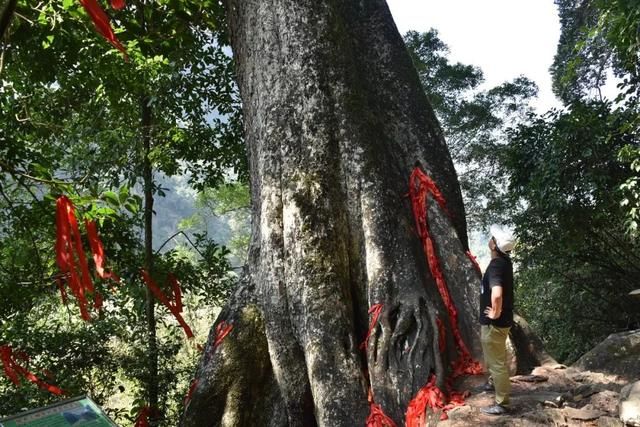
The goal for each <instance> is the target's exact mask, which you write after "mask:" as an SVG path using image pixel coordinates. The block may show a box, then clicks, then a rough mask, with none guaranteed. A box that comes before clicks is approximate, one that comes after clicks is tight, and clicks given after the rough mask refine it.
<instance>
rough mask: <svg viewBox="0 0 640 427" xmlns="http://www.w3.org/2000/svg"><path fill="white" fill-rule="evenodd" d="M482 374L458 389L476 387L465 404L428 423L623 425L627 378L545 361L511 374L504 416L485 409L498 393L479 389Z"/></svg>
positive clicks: (446, 424) (440, 424) (604, 426)
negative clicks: (508, 404) (527, 371)
mask: <svg viewBox="0 0 640 427" xmlns="http://www.w3.org/2000/svg"><path fill="white" fill-rule="evenodd" d="M483 383H484V378H483V377H481V376H476V377H467V378H466V379H465V380H464V382H463V383H462V384H460V385H458V388H459V389H462V390H472V394H471V395H470V396H469V397H468V398H467V399H466V405H465V406H460V407H458V408H454V409H453V410H451V411H450V412H449V419H448V420H446V421H438V420H437V419H436V418H439V417H438V416H437V414H435V416H433V417H432V420H431V421H430V422H429V423H428V425H438V426H547V425H548V426H598V427H617V426H624V424H623V423H622V422H621V421H620V419H619V413H618V405H619V399H620V392H621V390H622V388H623V386H625V385H627V384H629V381H628V380H625V379H624V378H623V377H621V376H618V375H608V374H603V373H595V372H591V371H583V370H580V369H577V368H567V367H565V366H563V365H557V364H556V365H546V366H542V367H537V368H535V369H534V370H533V371H532V372H531V375H519V376H515V377H512V378H511V384H512V397H511V411H510V412H509V414H507V415H503V416H489V415H484V414H482V413H481V412H480V408H481V407H483V406H487V405H491V404H492V403H493V394H492V393H488V392H481V391H473V390H478V389H479V388H480V386H481V385H482V384H483Z"/></svg>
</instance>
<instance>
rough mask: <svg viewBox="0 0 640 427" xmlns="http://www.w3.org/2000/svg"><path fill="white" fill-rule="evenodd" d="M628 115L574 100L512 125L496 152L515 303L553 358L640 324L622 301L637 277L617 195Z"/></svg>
mask: <svg viewBox="0 0 640 427" xmlns="http://www.w3.org/2000/svg"><path fill="white" fill-rule="evenodd" d="M628 120H629V117H628V116H626V115H624V114H623V113H621V112H620V111H618V110H613V109H612V106H611V104H610V103H606V102H591V103H576V104H573V105H572V108H571V109H570V110H568V111H564V112H558V111H552V112H549V113H548V114H547V115H545V116H543V117H536V118H532V121H531V123H530V124H527V125H524V124H523V125H520V126H518V127H517V128H516V129H514V130H513V131H511V142H510V144H509V145H508V146H507V147H505V149H504V152H503V156H504V157H503V159H504V160H503V166H504V167H505V172H506V174H507V176H509V199H510V206H512V210H511V211H510V213H511V215H512V220H513V223H514V224H515V225H516V231H517V234H518V239H519V243H518V252H517V256H518V261H519V275H518V280H517V283H518V296H519V301H520V302H521V306H520V308H521V310H522V312H523V314H524V315H525V317H527V319H529V320H530V321H531V323H532V324H533V325H534V326H535V327H536V328H537V330H538V331H540V332H541V334H542V336H543V338H545V339H546V341H547V342H548V344H549V346H550V349H551V350H552V351H553V352H554V354H555V355H556V356H557V357H558V358H559V359H561V360H567V361H573V360H575V359H576V358H577V357H578V356H580V355H581V354H582V353H584V352H585V351H587V350H588V349H590V348H591V347H592V346H594V345H595V344H596V343H597V342H599V341H600V340H601V339H602V338H603V337H604V336H606V335H607V334H609V333H611V332H612V331H615V330H624V329H627V328H634V327H636V328H637V327H640V314H639V313H640V310H639V308H640V307H639V304H638V302H635V301H632V300H630V299H629V298H627V297H626V295H627V294H628V293H629V292H630V291H631V290H633V289H635V287H637V286H636V285H637V283H638V280H640V258H639V257H638V256H637V255H636V254H638V253H640V242H638V241H637V240H634V239H632V238H630V237H629V236H628V235H626V234H625V227H624V221H625V220H624V211H623V210H621V209H620V206H619V202H618V194H617V192H616V188H618V186H619V185H620V184H621V183H622V182H624V181H625V180H626V179H627V178H628V177H629V174H630V171H629V169H627V168H626V167H625V165H624V164H623V163H622V162H620V161H619V160H618V157H617V155H616V153H617V152H618V151H619V150H620V148H621V147H623V146H625V145H626V144H627V143H628V142H629V136H628V135H624V134H620V133H617V132H616V130H617V129H618V128H619V126H620V124H621V123H624V122H626V121H628Z"/></svg>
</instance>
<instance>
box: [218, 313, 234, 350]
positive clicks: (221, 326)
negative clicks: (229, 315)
mask: <svg viewBox="0 0 640 427" xmlns="http://www.w3.org/2000/svg"><path fill="white" fill-rule="evenodd" d="M232 329H233V325H232V324H231V323H227V321H226V320H223V321H222V322H220V323H218V326H216V338H215V340H214V341H213V349H214V350H215V349H216V348H217V347H218V346H219V345H220V344H221V343H222V340H224V338H225V337H226V336H227V335H229V332H231V330H232Z"/></svg>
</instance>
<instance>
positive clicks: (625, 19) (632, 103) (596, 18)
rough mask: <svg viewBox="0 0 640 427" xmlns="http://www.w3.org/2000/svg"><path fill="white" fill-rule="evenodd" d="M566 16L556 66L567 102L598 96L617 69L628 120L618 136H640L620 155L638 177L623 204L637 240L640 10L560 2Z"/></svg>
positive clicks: (619, 3) (607, 1)
mask: <svg viewBox="0 0 640 427" xmlns="http://www.w3.org/2000/svg"><path fill="white" fill-rule="evenodd" d="M556 3H557V5H558V9H559V12H560V19H561V24H562V34H561V38H560V43H559V45H558V52H557V54H556V57H555V61H554V65H553V67H552V75H553V83H554V90H555V92H556V94H558V95H559V96H560V97H561V98H562V99H563V101H565V103H567V104H569V103H571V102H575V101H578V100H584V99H587V98H589V97H590V96H591V94H592V93H594V92H595V93H597V94H599V95H600V97H601V88H602V86H603V85H604V83H605V81H606V76H607V71H608V70H611V71H612V72H613V74H614V76H615V77H616V78H617V79H618V81H619V82H620V83H618V85H617V87H618V89H619V92H618V96H617V97H616V102H617V105H616V107H617V108H618V109H619V110H625V111H626V113H625V114H626V115H627V117H628V119H627V120H626V121H625V122H622V123H621V124H620V127H619V128H618V129H615V130H614V131H615V132H616V133H621V134H626V135H636V137H635V138H634V140H632V141H630V142H629V145H628V146H626V147H624V150H623V151H620V153H619V156H620V159H621V160H623V161H625V162H628V164H629V165H630V167H631V171H632V176H630V177H629V178H628V179H627V181H626V182H624V183H622V184H621V185H620V187H619V188H620V190H621V192H622V194H623V197H622V198H621V205H622V206H623V207H624V208H625V210H626V212H627V219H626V221H627V231H628V233H630V235H632V236H636V237H637V233H638V232H637V230H638V212H639V211H640V203H639V201H638V191H637V182H638V180H639V179H640V172H639V171H638V170H637V168H635V167H634V159H635V158H636V157H637V152H638V150H639V149H640V148H639V143H638V139H637V135H638V132H639V130H640V102H639V99H640V61H639V60H638V52H639V51H640V7H639V6H640V5H639V4H638V2H637V1H634V0H587V1H581V2H577V1H574V0H556Z"/></svg>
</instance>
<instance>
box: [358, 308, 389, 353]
mask: <svg viewBox="0 0 640 427" xmlns="http://www.w3.org/2000/svg"><path fill="white" fill-rule="evenodd" d="M383 307H384V305H383V304H373V305H372V306H371V307H370V308H369V314H373V317H372V318H371V323H369V330H368V331H367V335H366V336H365V337H364V341H362V344H360V350H366V348H367V345H369V338H371V334H372V333H373V329H374V328H375V327H376V323H378V317H380V313H381V312H382V308H383Z"/></svg>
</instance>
